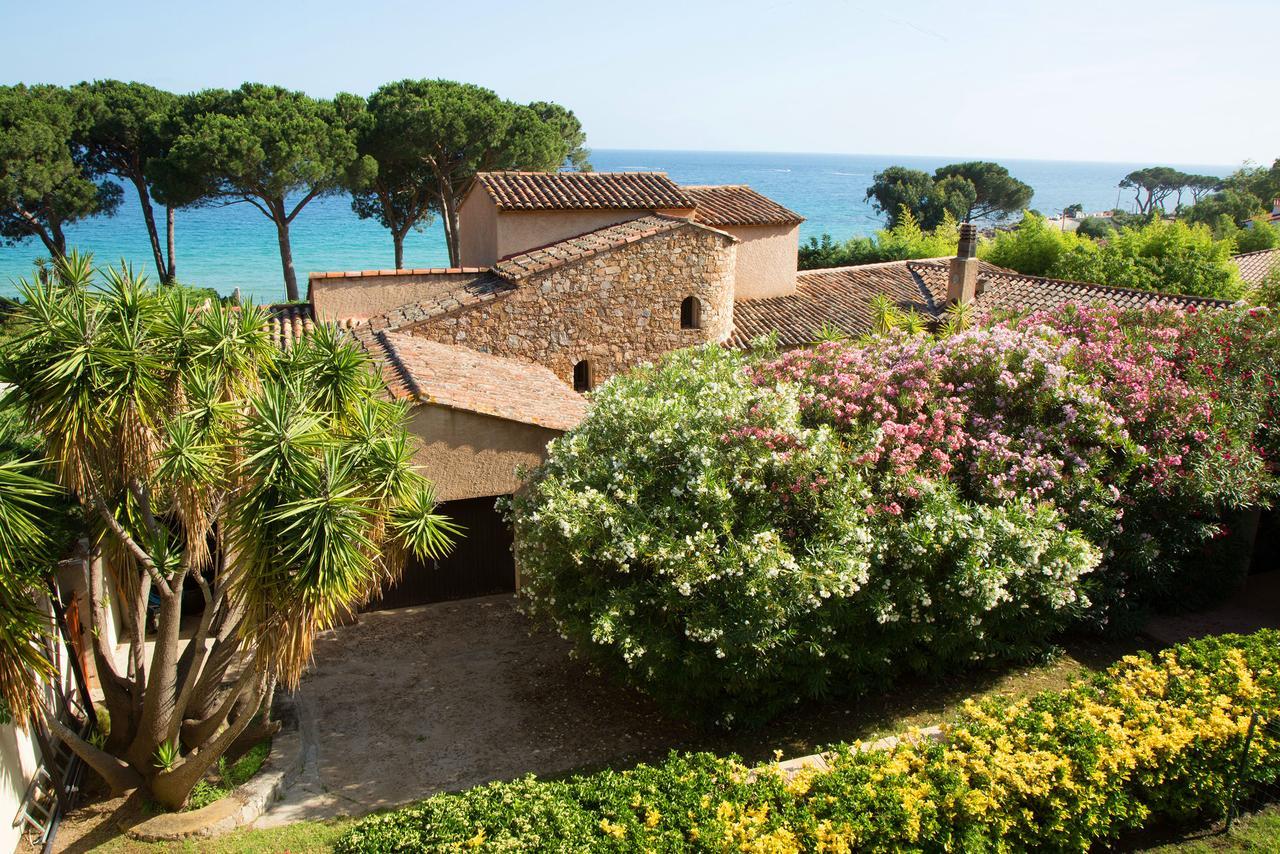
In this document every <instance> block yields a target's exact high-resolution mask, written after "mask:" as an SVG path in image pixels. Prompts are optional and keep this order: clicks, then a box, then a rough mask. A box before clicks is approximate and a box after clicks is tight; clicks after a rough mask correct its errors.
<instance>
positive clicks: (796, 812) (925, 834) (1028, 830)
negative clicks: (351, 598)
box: [337, 631, 1280, 854]
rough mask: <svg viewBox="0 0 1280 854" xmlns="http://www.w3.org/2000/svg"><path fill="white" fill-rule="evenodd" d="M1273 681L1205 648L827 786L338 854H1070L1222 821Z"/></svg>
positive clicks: (569, 807)
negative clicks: (1252, 725)
mask: <svg viewBox="0 0 1280 854" xmlns="http://www.w3.org/2000/svg"><path fill="white" fill-rule="evenodd" d="M1278 665H1280V632H1274V631H1264V632H1259V633H1257V634H1254V635H1249V636H1239V635H1228V636H1223V637H1220V638H1209V639H1205V640H1201V641H1196V642H1193V643H1189V644H1185V645H1182V646H1179V647H1174V648H1172V649H1170V650H1166V651H1165V652H1162V653H1160V654H1159V655H1158V656H1156V657H1155V658H1152V657H1150V656H1146V655H1142V656H1130V657H1126V658H1125V659H1123V660H1122V661H1120V662H1118V663H1117V664H1115V665H1113V666H1112V667H1111V668H1110V670H1108V672H1107V673H1106V674H1105V675H1103V676H1099V677H1097V678H1096V679H1095V680H1093V681H1091V682H1087V683H1082V684H1079V685H1076V686H1075V687H1073V688H1071V689H1068V690H1066V691H1061V692H1045V693H1042V694H1039V695H1037V696H1035V697H1033V698H1030V699H1027V700H1020V701H1008V700H1003V701H1002V700H990V701H984V702H982V703H970V704H967V705H966V707H965V709H964V711H963V712H962V713H961V715H960V716H959V718H958V720H956V721H954V722H953V723H952V724H951V725H950V726H949V727H947V729H946V740H945V742H944V743H935V742H932V741H928V740H921V741H911V740H908V741H904V742H903V743H902V744H900V745H899V746H898V747H897V748H895V749H893V750H888V751H872V752H865V753H864V752H860V751H859V750H857V749H856V746H842V747H839V748H837V749H836V750H835V758H834V761H833V770H832V771H830V772H828V773H817V772H804V773H802V774H801V775H799V776H797V777H795V778H793V779H791V780H784V779H783V778H782V776H781V775H779V774H776V773H773V772H772V771H764V772H762V773H758V774H751V773H749V771H748V769H747V768H746V767H744V766H743V765H742V764H741V763H740V762H738V761H737V760H736V759H721V758H717V757H714V756H711V755H707V754H694V755H676V754H673V755H672V756H671V757H670V758H669V759H667V760H666V761H665V762H663V763H661V764H659V765H656V766H650V765H640V766H638V767H636V768H634V769H632V770H629V771H622V772H617V771H606V772H603V773H599V774H591V775H588V776H580V777H573V778H571V779H568V780H564V781H547V782H544V781H539V780H536V779H534V778H533V777H528V778H525V779H523V780H518V781H515V782H510V783H492V784H490V785H487V786H481V787H479V788H475V789H472V790H470V791H467V792H463V793H461V794H451V795H439V796H436V797H433V798H430V799H428V800H426V801H423V802H421V803H418V804H415V805H413V806H410V807H406V808H404V809H401V810H397V811H395V812H391V813H386V814H382V815H374V816H370V817H368V818H365V819H363V820H361V821H360V822H358V823H357V824H356V825H355V826H354V827H352V829H351V830H350V831H348V832H347V833H346V834H345V835H344V836H343V837H342V838H341V839H340V840H339V842H338V845H337V850H338V851H339V852H352V853H353V854H354V852H391V851H468V850H480V851H556V852H570V851H572V852H578V851H584V852H585V851H663V852H666V851H707V850H711V851H728V850H733V851H761V852H766V851H768V852H789V851H832V852H848V851H855V850H856V851H890V850H892V851H901V850H911V851H978V850H982V851H988V850H994V851H999V850H1011V851H1022V850H1049V851H1055V850H1062V851H1071V850H1074V851H1085V850H1088V849H1089V847H1090V846H1091V845H1093V844H1095V843H1097V842H1100V841H1103V842H1105V841H1106V840H1109V839H1114V838H1116V837H1117V836H1118V835H1120V834H1122V833H1124V832H1126V831H1129V830H1133V829H1135V828H1138V827H1141V826H1143V825H1144V824H1146V823H1148V822H1150V821H1152V820H1157V819H1159V820H1164V821H1175V822H1182V821H1192V820H1198V819H1203V818H1206V817H1216V816H1220V815H1222V813H1223V811H1224V810H1225V808H1226V805H1227V802H1228V798H1229V796H1230V793H1231V787H1232V781H1233V778H1234V777H1235V776H1236V774H1237V769H1238V767H1239V761H1240V755H1241V747H1242V744H1243V741H1244V734H1245V731H1246V729H1247V727H1248V721H1249V716H1250V712H1251V711H1253V710H1257V711H1258V713H1259V715H1260V717H1261V718H1262V719H1263V721H1264V722H1265V721H1266V720H1272V719H1275V717H1276V715H1277V714H1280V678H1278V677H1277V672H1278V669H1280V668H1278ZM1258 732H1259V733H1260V735H1259V736H1258V737H1256V739H1255V742H1254V749H1253V751H1252V753H1251V757H1252V758H1251V761H1250V762H1249V763H1248V765H1247V767H1246V768H1245V769H1244V778H1243V781H1242V782H1243V785H1242V787H1241V794H1246V793H1248V792H1249V791H1251V790H1254V789H1256V788H1257V787H1259V786H1261V785H1264V784H1265V785H1272V784H1275V783H1276V782H1277V781H1278V779H1280V765H1278V763H1277V761H1276V757H1277V756H1280V753H1278V752H1277V751H1280V743H1278V742H1277V741H1276V739H1275V738H1274V737H1272V736H1270V735H1267V734H1266V733H1265V732H1264V730H1262V729H1261V728H1260V729H1259V730H1258ZM422 761H424V762H430V761H432V757H431V756H429V755H424V756H423V757H422Z"/></svg>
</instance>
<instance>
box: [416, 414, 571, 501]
mask: <svg viewBox="0 0 1280 854" xmlns="http://www.w3.org/2000/svg"><path fill="white" fill-rule="evenodd" d="M409 432H410V434H411V435H412V436H413V437H414V440H415V443H416V444H417V449H416V451H415V452H414V462H415V463H416V464H418V465H420V466H422V473H423V474H424V475H426V476H427V477H428V478H430V479H431V480H432V482H433V483H435V487H436V497H437V498H438V499H439V500H440V501H453V500H455V499H459V498H482V497H484V496H488V495H507V494H509V493H512V492H515V491H516V488H517V487H518V486H519V485H520V479H519V478H518V477H517V476H516V470H517V469H518V468H520V467H522V466H523V467H525V468H530V469H531V468H533V467H535V466H537V465H538V464H540V463H541V462H542V461H543V460H544V459H546V454H547V443H548V442H550V441H551V440H552V439H554V438H556V437H557V436H559V435H560V432H559V431H557V430H548V429H547V428H545V427H538V426H536V425H533V424H522V423H520V422H517V421H507V420H504V419H502V418H491V417H490V416H488V415H479V414H477V413H474V412H463V411H460V410H456V409H449V408H448V407H444V406H436V405H434V404H423V405H421V406H417V407H415V408H414V409H413V412H412V413H411V414H410V416H409Z"/></svg>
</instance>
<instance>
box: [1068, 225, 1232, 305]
mask: <svg viewBox="0 0 1280 854" xmlns="http://www.w3.org/2000/svg"><path fill="white" fill-rule="evenodd" d="M1234 252H1235V243H1234V242H1233V241H1231V240H1215V239H1214V237H1213V233H1212V232H1211V231H1210V230H1209V229H1208V228H1207V227H1206V226H1202V225H1196V226H1191V225H1187V224H1186V223H1185V222H1166V221H1163V220H1155V221H1153V222H1150V223H1148V224H1146V225H1144V226H1142V227H1140V228H1133V227H1130V228H1123V229H1121V230H1120V231H1119V232H1117V233H1116V234H1115V235H1113V236H1112V237H1111V238H1110V239H1108V241H1107V243H1106V245H1105V246H1102V247H1099V248H1097V249H1096V251H1095V250H1093V249H1088V248H1085V247H1083V246H1079V247H1076V248H1074V249H1072V250H1071V251H1069V252H1067V253H1065V254H1064V255H1063V256H1062V257H1061V258H1060V259H1059V260H1058V262H1057V263H1056V264H1055V265H1054V266H1053V268H1052V272H1051V273H1050V275H1052V276H1056V277H1058V278H1063V279H1072V280H1074V281H1079V282H1098V283H1100V284H1104V285H1114V286H1116V287H1124V288H1136V289H1138V290H1144V291H1163V292H1165V293H1175V294H1190V295H1192V296H1202V297H1218V298H1220V299H1236V298H1237V297H1239V296H1240V294H1241V292H1242V290H1243V286H1242V284H1241V282H1240V275H1239V273H1238V272H1237V270H1236V267H1235V265H1234V264H1233V263H1232V261H1231V256H1232V254H1233V253H1234Z"/></svg>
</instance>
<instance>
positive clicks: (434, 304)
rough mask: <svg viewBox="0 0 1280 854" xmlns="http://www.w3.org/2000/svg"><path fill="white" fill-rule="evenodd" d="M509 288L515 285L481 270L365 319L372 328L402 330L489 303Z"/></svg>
mask: <svg viewBox="0 0 1280 854" xmlns="http://www.w3.org/2000/svg"><path fill="white" fill-rule="evenodd" d="M513 290H515V285H513V284H511V283H510V282H507V281H505V280H504V279H502V278H499V277H498V276H495V275H494V274H493V273H490V272H488V271H485V272H484V273H483V274H482V275H479V276H476V277H475V278H473V279H471V280H470V281H467V282H465V283H463V284H460V285H458V286H457V287H455V288H451V289H450V290H447V291H444V292H443V293H439V294H434V295H432V296H430V297H428V298H426V299H424V300H419V301H418V302H411V303H407V304H405V305H402V306H399V307H398V308H394V309H392V310H391V311H389V312H387V313H386V314H381V315H378V316H376V317H371V318H369V319H368V321H366V322H367V323H368V325H369V326H370V327H371V328H372V329H375V330H378V329H404V328H406V327H410V326H416V325H417V324H419V323H422V322H423V321H424V320H430V319H431V318H433V317H439V316H441V315H444V314H449V313H450V312H454V311H458V310H461V309H464V308H470V307H472V306H476V305H481V304H482V303H486V302H491V301H492V300H495V299H497V298H498V297H501V296H505V295H506V294H508V293H510V292H511V291H513Z"/></svg>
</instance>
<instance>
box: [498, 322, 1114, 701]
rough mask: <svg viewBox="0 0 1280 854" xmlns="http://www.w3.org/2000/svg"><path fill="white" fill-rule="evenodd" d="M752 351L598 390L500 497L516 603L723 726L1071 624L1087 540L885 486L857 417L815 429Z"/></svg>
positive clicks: (996, 654)
mask: <svg viewBox="0 0 1280 854" xmlns="http://www.w3.org/2000/svg"><path fill="white" fill-rule="evenodd" d="M828 346H830V347H835V348H836V349H837V350H839V345H828ZM751 367H752V361H751V359H750V358H748V357H744V356H742V355H741V354H738V353H735V352H732V351H727V350H724V349H723V348H720V347H714V346H712V347H707V348H702V349H697V350H687V351H682V352H678V353H675V354H672V355H670V356H668V357H666V358H665V359H664V360H663V361H662V363H661V364H660V365H658V366H657V367H651V368H642V369H640V370H637V371H633V372H631V373H629V374H627V375H623V376H620V377H615V378H614V379H612V380H611V381H610V382H609V383H607V384H606V385H604V386H603V387H602V388H601V389H599V390H598V391H597V392H596V394H595V396H594V400H593V407H592V411H591V414H590V416H589V417H588V418H587V419H586V421H585V422H584V423H583V424H582V425H581V426H580V427H578V428H577V429H576V430H574V431H573V432H571V433H569V434H567V435H566V436H564V437H563V438H561V439H558V440H557V441H556V442H555V443H553V445H552V446H551V448H550V452H549V457H548V460H547V462H546V463H545V464H544V465H543V466H542V467H541V468H540V469H539V470H538V472H537V473H536V474H535V475H534V477H533V478H532V481H531V483H530V484H529V486H528V487H527V488H526V489H525V490H523V491H522V493H521V494H520V495H519V496H518V497H517V498H516V499H515V501H514V504H513V514H512V516H513V521H514V525H515V529H516V535H517V539H518V541H519V543H520V553H519V559H520V562H521V567H522V578H523V581H524V586H523V591H524V593H525V594H526V595H525V601H526V603H527V607H528V608H529V610H530V611H531V612H532V613H533V614H534V615H535V616H538V617H542V618H545V619H547V620H549V621H551V622H553V623H554V624H555V625H556V627H557V628H558V629H559V631H560V632H561V633H562V634H564V635H565V636H566V637H568V638H570V639H571V640H573V641H574V643H575V644H576V645H577V647H578V648H579V649H580V650H581V651H583V652H584V653H585V654H586V655H588V656H589V657H591V658H592V659H593V660H594V661H596V662H597V663H598V664H600V665H601V666H603V667H604V668H606V669H608V670H611V671H612V672H614V673H615V674H617V675H619V676H620V677H621V678H622V679H624V680H625V681H627V682H629V683H630V684H633V685H636V686H638V687H640V688H642V689H643V690H645V691H647V692H648V693H650V694H651V695H653V696H655V697H657V698H658V699H660V700H661V701H662V702H663V703H664V704H665V705H667V706H668V707H669V708H672V709H674V710H677V711H679V712H681V713H683V714H687V715H694V716H698V717H701V718H705V719H714V720H717V721H718V722H719V723H721V724H725V725H732V724H739V723H743V722H747V723H750V722H756V721H759V720H762V719H765V718H768V717H770V716H772V715H775V714H777V713H778V712H779V711H780V710H781V709H783V708H785V707H786V706H788V705H791V704H794V703H797V702H799V701H800V700H802V699H804V698H810V697H823V696H827V695H830V694H837V693H846V692H849V691H864V690H867V689H868V688H870V687H871V686H873V685H874V684H875V683H876V681H877V680H878V679H884V678H888V677H890V676H892V675H894V674H896V673H900V672H902V671H903V670H905V669H914V670H920V671H924V670H940V669H945V668H947V667H955V666H957V665H959V664H963V663H969V662H973V661H977V660H982V659H1006V658H1026V657H1029V656H1031V655H1034V654H1035V653H1036V652H1038V651H1040V650H1041V649H1043V647H1044V645H1045V643H1046V640H1047V638H1048V637H1050V636H1051V635H1052V634H1053V633H1054V632H1055V631H1057V630H1058V629H1060V628H1061V627H1063V626H1064V625H1065V624H1067V623H1069V622H1070V621H1071V620H1072V619H1074V617H1075V616H1076V614H1077V613H1078V610H1079V608H1080V607H1082V606H1083V602H1082V601H1081V599H1080V597H1079V596H1078V595H1077V588H1078V579H1079V577H1080V576H1081V575H1082V574H1084V573H1087V572H1089V571H1090V570H1091V569H1092V568H1093V567H1094V566H1095V565H1096V564H1097V562H1098V558H1099V556H1098V553H1097V551H1096V550H1095V549H1094V548H1093V547H1092V546H1091V545H1090V544H1089V543H1088V542H1087V541H1085V540H1084V538H1083V537H1082V536H1080V535H1079V534H1078V533H1076V532H1074V531H1071V530H1069V529H1068V528H1067V527H1066V526H1065V525H1064V524H1063V521H1062V518H1061V515H1060V514H1059V513H1058V512H1057V510H1056V509H1055V508H1053V507H1052V506H1051V505H1049V504H1047V503H1041V504H1036V503H1035V502H1034V501H1033V500H1031V499H1029V498H1027V497H1023V496H1017V495H1008V496H999V497H995V498H993V499H991V500H986V499H983V498H980V497H978V496H974V497H972V498H971V497H968V496H966V495H962V494H961V492H960V490H959V489H958V488H957V487H956V485H955V484H953V483H951V482H950V481H948V480H947V479H945V478H941V479H925V478H921V479H920V481H919V482H914V481H913V482H911V483H905V484H903V483H899V482H898V481H899V479H900V478H899V476H898V474H897V473H896V472H895V471H893V470H891V469H890V468H885V467H882V466H881V465H880V464H879V463H878V462H876V461H875V460H873V459H871V457H876V455H878V454H879V453H880V450H883V448H882V443H880V439H879V432H878V428H877V427H870V426H866V425H863V427H862V428H860V429H857V430H849V429H844V428H840V429H837V428H836V427H835V426H833V425H831V424H827V423H819V422H817V421H815V420H814V419H813V418H812V417H810V416H809V415H806V409H807V404H806V402H805V401H804V400H803V399H802V395H803V394H805V393H806V392H807V391H811V390H807V389H805V388H804V387H803V386H802V385H801V384H799V383H795V382H784V381H776V382H775V381H773V380H771V379H768V378H765V377H763V376H762V375H760V374H758V373H754V372H752V371H751V370H750V368H751ZM904 388H905V386H904ZM913 417H914V416H913ZM877 424H878V422H877ZM903 429H904V430H908V431H909V430H910V429H912V428H911V427H910V426H909V425H907V426H905V427H904V428H903ZM877 449H880V450H877ZM868 454H870V455H871V456H870V457H869V456H868ZM877 459H878V457H877ZM899 487H901V491H902V495H903V496H904V497H903V498H902V499H901V503H899V501H898V500H897V496H898V490H899ZM907 496H909V497H907Z"/></svg>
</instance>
